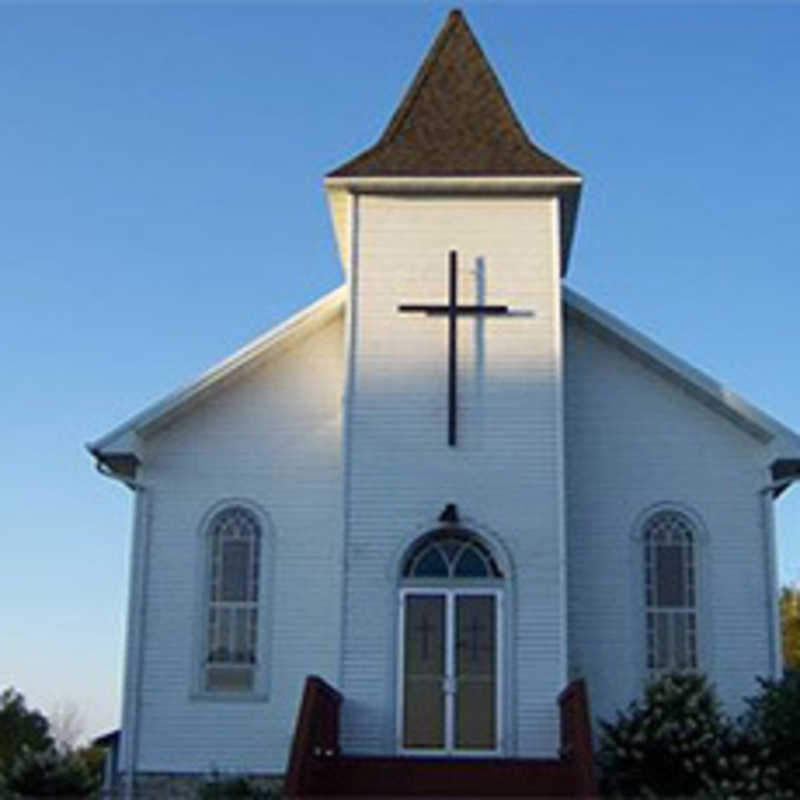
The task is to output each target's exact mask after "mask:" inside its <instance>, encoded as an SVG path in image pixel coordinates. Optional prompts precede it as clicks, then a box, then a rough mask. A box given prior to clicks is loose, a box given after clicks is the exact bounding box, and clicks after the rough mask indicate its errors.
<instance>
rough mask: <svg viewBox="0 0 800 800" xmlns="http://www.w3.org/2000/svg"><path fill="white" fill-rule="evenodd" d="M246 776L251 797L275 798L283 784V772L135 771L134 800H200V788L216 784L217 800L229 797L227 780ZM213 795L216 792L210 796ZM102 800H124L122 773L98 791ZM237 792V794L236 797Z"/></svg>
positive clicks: (123, 777) (279, 795)
mask: <svg viewBox="0 0 800 800" xmlns="http://www.w3.org/2000/svg"><path fill="white" fill-rule="evenodd" d="M239 778H245V779H246V780H247V781H248V783H249V784H250V786H252V787H253V789H255V790H257V791H258V794H257V795H256V794H254V800H255V798H256V797H257V798H258V800H267V798H270V800H273V799H274V800H278V798H280V797H281V796H282V795H281V787H282V785H283V776H282V775H235V774H231V773H219V774H217V775H211V774H207V773H180V772H140V773H137V774H136V779H135V783H134V793H133V797H134V800H200V798H201V797H202V795H201V790H202V789H203V787H205V786H207V785H213V784H214V783H216V784H217V785H218V786H219V788H220V793H219V795H218V797H219V800H228V797H229V795H227V794H225V793H224V791H222V790H223V789H224V786H225V784H226V783H228V782H229V781H233V780H236V779H239ZM211 796H212V797H214V798H215V800H216V797H217V795H211ZM100 797H101V798H103V800H124V798H125V775H123V774H120V775H118V776H117V785H116V786H115V787H114V789H113V790H111V791H104V792H101V794H100ZM238 797H239V795H237V798H238Z"/></svg>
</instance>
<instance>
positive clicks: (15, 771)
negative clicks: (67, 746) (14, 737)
mask: <svg viewBox="0 0 800 800" xmlns="http://www.w3.org/2000/svg"><path fill="white" fill-rule="evenodd" d="M7 782H8V790H9V791H11V792H18V793H19V794H21V795H23V796H26V795H33V796H35V797H60V796H64V795H68V796H72V797H83V796H86V795H88V794H90V793H91V792H92V791H93V790H94V789H96V788H97V780H96V779H95V778H94V776H92V774H91V773H90V771H89V769H88V767H87V766H86V764H85V763H84V761H83V760H82V759H81V758H80V757H79V756H78V755H76V754H75V753H73V752H70V751H67V752H59V751H58V750H56V748H55V747H50V748H48V749H47V750H41V751H36V750H31V749H29V748H27V747H26V748H23V750H22V752H21V753H20V755H19V756H18V757H17V758H16V759H15V760H14V762H13V764H12V766H11V769H10V770H9V772H8V776H7Z"/></svg>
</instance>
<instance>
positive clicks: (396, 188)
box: [325, 175, 583, 276]
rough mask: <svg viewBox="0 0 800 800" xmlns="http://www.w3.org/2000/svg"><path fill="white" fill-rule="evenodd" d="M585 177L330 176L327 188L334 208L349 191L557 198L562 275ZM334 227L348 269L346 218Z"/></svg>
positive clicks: (566, 264) (567, 257) (569, 248)
mask: <svg viewBox="0 0 800 800" xmlns="http://www.w3.org/2000/svg"><path fill="white" fill-rule="evenodd" d="M582 184H583V179H582V178H581V176H580V175H553V176H543V175H509V176H496V175H474V176H468V177H465V176H449V177H448V176H444V177H442V176H425V175H420V176H413V177H410V176H394V177H392V176H387V177H375V176H359V175H351V176H330V175H329V176H328V177H326V178H325V189H326V191H327V193H328V199H329V202H330V204H331V208H332V209H333V208H335V205H336V197H337V196H341V195H342V194H343V193H349V194H385V195H426V196H451V195H456V196H464V195H472V196H522V197H557V198H558V200H559V209H560V212H561V213H560V220H561V275H562V276H564V275H566V274H567V266H568V264H569V254H570V251H571V250H572V240H573V237H574V234H575V225H576V222H577V219H578V204H579V202H580V194H581V186H582ZM333 216H334V228H335V232H336V238H337V241H338V243H339V249H340V253H341V254H342V265H343V267H344V269H345V271H346V270H347V259H346V257H345V253H346V252H349V251H348V249H347V242H349V238H350V237H349V235H348V232H347V231H345V230H340V228H341V227H342V226H343V225H346V217H344V216H337V214H336V213H335V212H334V214H333Z"/></svg>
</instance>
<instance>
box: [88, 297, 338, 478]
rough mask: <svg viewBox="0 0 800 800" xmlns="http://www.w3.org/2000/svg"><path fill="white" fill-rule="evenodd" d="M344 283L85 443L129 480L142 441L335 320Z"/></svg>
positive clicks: (107, 464) (92, 452)
mask: <svg viewBox="0 0 800 800" xmlns="http://www.w3.org/2000/svg"><path fill="white" fill-rule="evenodd" d="M344 302H345V287H344V286H339V287H338V288H336V289H334V290H333V291H332V292H329V293H328V294H326V295H325V296H324V297H322V298H320V299H319V300H317V301H316V302H315V303H312V304H311V305H309V306H307V307H306V308H304V309H302V310H301V311H299V312H298V313H296V314H294V315H293V316H292V317H290V318H289V319H288V320H286V321H285V322H283V323H281V324H280V325H278V326H277V327H275V328H272V329H271V330H269V331H267V332H266V333H264V334H263V335H261V336H259V337H258V338H256V339H254V340H253V341H251V342H250V343H248V344H246V345H245V346H244V347H242V348H241V349H240V350H238V351H237V352H235V353H234V354H233V355H232V356H230V357H229V358H226V359H224V360H223V361H220V362H219V363H218V364H215V365H214V366H213V367H211V369H209V370H208V371H207V372H204V373H203V374H202V375H201V376H200V377H199V378H197V379H196V380H194V381H192V382H191V383H189V384H187V385H186V386H184V387H182V388H180V389H178V390H177V391H175V392H173V393H172V394H169V395H167V396H166V397H165V398H163V399H162V400H159V401H158V402H156V403H154V404H153V405H151V406H148V407H147V408H146V409H145V410H144V411H142V412H141V413H139V414H137V415H135V416H134V417H131V418H130V419H129V420H127V421H126V422H124V423H123V424H122V425H119V426H118V427H116V428H114V429H113V430H112V431H110V432H109V433H107V434H106V435H105V436H101V437H100V438H99V439H97V440H95V441H94V442H90V443H89V444H87V445H86V447H87V449H88V450H89V452H90V453H91V454H92V455H93V456H94V457H95V458H96V459H97V461H98V463H99V464H102V465H103V466H104V467H105V469H106V470H108V471H110V472H113V473H114V474H115V475H118V476H119V477H122V478H127V479H131V478H132V477H134V476H135V471H136V468H137V467H138V466H139V463H140V460H141V445H142V439H143V438H144V437H146V436H148V435H151V434H152V433H153V432H154V431H156V430H158V429H159V428H161V427H163V426H164V425H167V424H168V423H169V422H170V421H171V420H173V419H174V418H176V417H177V416H178V415H180V414H183V413H185V412H186V411H187V410H188V409H189V408H191V407H192V406H193V405H194V404H195V403H198V402H200V401H201V400H202V399H203V398H205V397H207V396H208V395H209V394H210V393H211V392H214V391H217V390H218V389H219V388H220V387H221V386H223V385H225V383H226V382H227V381H230V380H233V379H235V378H238V377H240V376H242V375H243V374H246V372H247V371H248V370H249V369H253V368H255V367H256V366H258V365H260V364H262V363H263V360H264V359H265V358H268V357H270V356H276V355H278V354H280V353H283V352H285V351H286V349H287V348H289V347H290V346H291V345H292V344H294V343H295V342H297V341H298V340H299V339H301V338H304V337H305V336H308V335H310V334H311V333H313V332H314V331H315V330H318V329H319V328H321V327H322V326H323V325H325V324H326V323H327V322H329V321H330V320H332V319H333V317H335V316H336V315H337V314H338V313H340V312H341V311H342V309H343V308H344Z"/></svg>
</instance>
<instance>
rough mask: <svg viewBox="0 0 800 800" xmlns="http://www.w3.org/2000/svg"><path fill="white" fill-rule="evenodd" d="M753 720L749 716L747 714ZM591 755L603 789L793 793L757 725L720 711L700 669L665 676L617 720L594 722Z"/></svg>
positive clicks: (717, 795)
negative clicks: (597, 733) (596, 742)
mask: <svg viewBox="0 0 800 800" xmlns="http://www.w3.org/2000/svg"><path fill="white" fill-rule="evenodd" d="M753 718H754V719H755V717H753ZM600 729H601V739H600V750H599V754H598V760H599V764H600V769H601V775H602V783H603V788H604V790H605V792H606V793H608V794H611V795H614V796H618V797H619V796H622V797H685V798H689V797H693V798H708V799H712V798H713V800H730V799H731V798H763V800H778V799H779V798H781V800H783V799H784V798H785V799H786V800H788V799H789V798H793V797H795V795H794V793H793V792H791V791H789V790H788V789H787V787H786V786H785V785H783V784H782V776H781V766H780V765H779V764H777V763H776V762H775V759H774V755H773V751H772V750H771V748H770V746H769V745H768V744H767V743H766V741H765V739H764V737H762V736H759V735H756V734H755V731H756V730H757V726H756V725H755V723H754V724H753V725H751V726H739V725H737V724H736V723H734V722H733V721H732V720H730V719H729V718H728V717H727V716H726V715H725V714H724V713H723V712H722V710H721V706H720V703H719V701H718V700H717V697H716V695H715V692H714V689H713V687H711V686H709V684H708V683H707V682H706V679H705V677H704V676H702V675H690V674H673V675H667V676H665V677H663V678H661V679H660V680H658V681H655V682H654V683H651V684H650V685H649V686H648V687H647V689H646V690H645V696H644V701H643V702H642V703H639V702H633V703H631V705H630V706H629V707H628V709H627V711H626V712H624V713H619V714H618V715H617V720H616V722H614V723H613V724H612V723H608V722H601V723H600Z"/></svg>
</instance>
